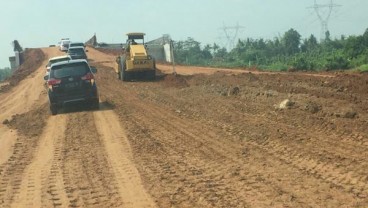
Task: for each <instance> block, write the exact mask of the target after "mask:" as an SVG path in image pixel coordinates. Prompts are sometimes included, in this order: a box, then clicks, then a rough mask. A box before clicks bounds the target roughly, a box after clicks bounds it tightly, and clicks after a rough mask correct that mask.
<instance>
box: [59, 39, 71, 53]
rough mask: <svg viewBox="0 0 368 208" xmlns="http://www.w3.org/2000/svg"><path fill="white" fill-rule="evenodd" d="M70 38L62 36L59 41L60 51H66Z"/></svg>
mask: <svg viewBox="0 0 368 208" xmlns="http://www.w3.org/2000/svg"><path fill="white" fill-rule="evenodd" d="M69 43H70V40H69V38H63V39H61V41H60V51H68V48H69Z"/></svg>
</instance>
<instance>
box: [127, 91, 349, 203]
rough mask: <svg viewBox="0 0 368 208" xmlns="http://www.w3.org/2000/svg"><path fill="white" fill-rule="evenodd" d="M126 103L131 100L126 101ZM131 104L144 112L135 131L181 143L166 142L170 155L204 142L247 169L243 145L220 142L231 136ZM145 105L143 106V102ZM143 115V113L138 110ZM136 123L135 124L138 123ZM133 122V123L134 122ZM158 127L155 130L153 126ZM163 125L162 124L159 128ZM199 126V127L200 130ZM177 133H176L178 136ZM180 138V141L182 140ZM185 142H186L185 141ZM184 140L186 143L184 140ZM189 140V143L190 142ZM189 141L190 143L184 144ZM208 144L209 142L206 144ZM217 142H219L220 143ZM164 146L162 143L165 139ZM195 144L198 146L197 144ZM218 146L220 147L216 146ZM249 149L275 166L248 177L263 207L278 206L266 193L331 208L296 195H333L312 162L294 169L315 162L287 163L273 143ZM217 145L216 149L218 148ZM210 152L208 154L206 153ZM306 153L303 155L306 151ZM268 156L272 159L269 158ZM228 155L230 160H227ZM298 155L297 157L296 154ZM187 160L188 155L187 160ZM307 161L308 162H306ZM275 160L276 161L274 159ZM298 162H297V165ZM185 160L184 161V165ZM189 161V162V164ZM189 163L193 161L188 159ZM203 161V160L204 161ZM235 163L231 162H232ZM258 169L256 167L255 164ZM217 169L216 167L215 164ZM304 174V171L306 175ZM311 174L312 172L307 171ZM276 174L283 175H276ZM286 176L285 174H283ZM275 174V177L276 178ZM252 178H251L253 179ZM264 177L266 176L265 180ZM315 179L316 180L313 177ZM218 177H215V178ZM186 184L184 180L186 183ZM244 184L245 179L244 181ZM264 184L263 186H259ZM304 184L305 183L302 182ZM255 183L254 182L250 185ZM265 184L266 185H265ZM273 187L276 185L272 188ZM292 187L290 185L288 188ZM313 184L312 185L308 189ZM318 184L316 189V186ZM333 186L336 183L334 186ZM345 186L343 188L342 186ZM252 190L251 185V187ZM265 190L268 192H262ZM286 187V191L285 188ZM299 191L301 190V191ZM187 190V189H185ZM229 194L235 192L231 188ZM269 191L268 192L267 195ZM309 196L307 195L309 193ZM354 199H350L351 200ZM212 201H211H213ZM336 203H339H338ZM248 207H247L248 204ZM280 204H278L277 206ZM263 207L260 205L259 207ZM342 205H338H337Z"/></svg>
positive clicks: (264, 162)
mask: <svg viewBox="0 0 368 208" xmlns="http://www.w3.org/2000/svg"><path fill="white" fill-rule="evenodd" d="M125 99H129V98H128V96H127V97H125ZM128 102H129V103H134V105H135V106H136V107H137V109H140V110H141V111H143V112H141V113H138V112H137V111H135V112H132V113H130V114H132V115H134V116H133V117H135V119H137V121H134V123H136V124H135V127H133V128H138V129H139V128H140V129H141V131H145V132H148V133H147V134H156V133H157V132H162V133H158V135H155V136H153V135H151V137H153V138H168V135H169V136H170V135H171V137H172V138H178V139H177V140H169V139H168V140H165V144H166V145H167V144H170V143H172V144H171V145H170V148H165V151H169V150H170V149H173V150H174V152H176V154H177V153H178V152H183V150H180V149H178V147H180V146H183V147H186V148H187V149H191V147H189V146H188V144H192V145H193V147H192V148H194V149H196V148H197V149H198V147H200V146H201V145H200V143H196V142H194V141H196V140H198V141H201V142H202V145H205V146H207V147H208V148H210V147H212V151H208V152H212V153H214V154H218V155H222V156H224V157H225V158H227V157H230V158H231V160H230V159H225V160H220V161H225V162H224V163H225V164H226V163H230V164H233V165H235V166H237V165H238V166H240V167H241V166H244V162H245V161H242V160H241V159H237V158H239V155H240V152H241V151H242V149H241V148H239V145H236V144H228V143H226V144H225V143H224V142H223V141H220V140H219V135H222V136H223V138H229V135H227V132H225V134H221V133H220V134H219V135H217V136H216V135H212V136H209V135H210V133H203V129H207V130H206V131H209V132H211V131H214V132H218V131H217V129H212V130H209V129H208V127H204V126H203V127H202V128H201V126H202V125H200V124H198V123H197V125H195V124H188V123H186V122H183V120H182V119H178V118H177V116H172V115H171V114H169V113H167V112H166V111H164V110H161V109H160V108H155V107H152V106H150V105H148V104H147V103H144V104H141V105H140V103H139V100H134V99H131V100H129V101H127V103H126V104H128ZM141 103H142V102H141ZM131 108H134V107H132V106H130V107H127V109H131ZM138 111H139V110H138ZM126 119H127V120H132V119H133V118H132V117H127V118H126ZM135 119H133V120H135ZM158 120H160V122H157V121H158ZM165 121H170V122H169V123H167V122H165ZM130 122H132V121H130ZM258 122H259V119H258V121H257V120H254V121H252V120H250V121H249V120H248V121H247V123H258ZM153 123H155V125H154V126H152V124H153ZM157 123H160V124H157ZM144 126H146V127H148V129H142V127H144ZM197 126H199V127H197ZM228 127H229V124H226V125H225V124H224V126H223V128H221V129H227V128H228ZM168 129H172V130H170V131H168ZM174 132H175V133H174ZM147 134H145V135H144V136H147ZM179 138H180V139H179ZM184 138H185V139H184ZM183 139H184V140H183ZM187 139H188V140H187ZM184 141H186V142H184ZM205 141H207V142H208V143H207V142H205ZM216 141H219V142H218V143H217V142H216ZM161 142H162V139H161ZM193 143H194V144H193ZM216 143H217V144H216ZM244 144H245V146H247V147H248V149H254V150H257V151H256V152H259V153H257V154H259V155H258V156H257V157H256V158H253V159H256V160H258V162H259V163H260V164H262V165H264V166H271V167H269V168H266V169H265V168H264V167H262V166H258V169H257V168H256V169H254V172H255V173H258V174H259V175H258V176H257V175H256V176H253V177H251V175H252V173H249V172H248V175H247V174H246V175H247V177H248V178H249V177H251V178H253V179H254V189H250V190H249V191H250V193H252V194H253V196H254V197H257V196H258V197H259V198H258V200H255V201H258V202H259V201H263V202H264V203H265V204H263V205H268V206H270V205H271V204H272V203H273V204H272V205H275V202H270V201H269V202H268V203H266V201H267V200H266V201H265V200H264V199H263V197H264V193H268V194H266V195H270V196H273V197H275V196H274V195H273V194H274V192H276V193H277V192H279V193H282V196H281V197H287V196H289V197H290V199H292V202H290V203H291V204H293V205H294V206H295V205H303V204H304V206H305V205H307V204H309V205H311V204H315V205H316V206H319V205H321V204H325V205H327V204H328V203H326V202H325V201H321V200H320V196H318V197H317V196H316V197H317V198H313V197H304V196H303V195H301V196H299V195H298V194H296V193H294V189H298V190H303V189H305V186H309V188H308V190H309V191H310V193H311V194H310V195H311V196H315V192H317V191H318V190H319V189H320V188H323V189H324V190H325V191H326V192H325V193H326V195H325V197H328V193H329V191H327V190H328V189H329V186H330V185H329V184H331V182H332V181H328V180H326V178H327V177H321V176H316V175H313V174H311V173H312V171H309V170H310V169H311V168H313V166H310V164H309V163H308V162H305V163H302V165H303V167H305V168H304V169H302V168H300V166H299V167H296V166H292V165H290V164H297V163H298V162H301V161H300V158H303V160H305V161H310V160H312V159H311V158H309V159H308V155H300V154H299V155H298V156H296V157H293V158H292V159H290V160H291V161H289V160H285V158H287V157H288V156H289V155H290V154H291V152H288V151H281V150H283V149H284V148H287V146H285V145H281V144H282V143H280V144H279V143H270V145H264V144H262V143H261V144H260V143H259V142H258V141H257V142H252V141H249V142H245V143H244ZM214 145H215V146H214ZM224 148H225V150H224V151H223V152H221V151H220V152H219V150H221V149H224ZM273 148H276V150H273ZM168 149H169V150H168ZM175 149H176V151H175ZM206 152H207V151H206ZM234 152H237V154H234ZM302 152H303V151H302ZM265 153H266V155H268V156H265ZM171 154H174V153H170V154H169V155H171ZM192 154H196V153H192ZM225 155H226V156H225ZM292 155H294V154H292ZM183 157H184V158H185V155H184V156H183ZM206 157H208V158H210V157H209V155H206ZM305 157H306V159H304V158H305ZM271 158H272V159H271ZM294 159H295V161H294ZM183 160H184V159H181V162H182V163H185V162H183ZM185 161H187V160H185ZM188 161H190V160H189V159H188ZM200 161H201V160H200ZM200 161H197V164H196V165H194V167H196V168H199V167H200V166H197V165H199V164H201V162H200ZM230 161H231V162H230ZM252 164H253V165H254V163H252ZM272 164H278V167H275V166H273V167H272ZM323 164H325V165H327V166H328V164H327V163H323ZM212 165H213V164H212ZM212 165H211V162H210V161H206V162H203V163H202V167H208V168H204V170H206V169H207V170H208V169H213V168H214V166H215V165H214V166H212ZM170 166H171V167H175V165H173V164H170ZM186 166H189V167H190V166H191V165H186ZM223 166H224V167H223V168H224V169H223V171H219V172H223V173H224V172H228V171H230V170H233V169H234V167H226V165H223ZM254 166H255V167H257V165H254ZM281 167H282V169H284V170H285V171H281V173H280V171H279V169H278V168H281ZM249 168H250V169H253V168H252V166H250V167H249ZM176 169H179V170H183V169H186V168H183V167H178V168H176ZM240 170H242V171H243V172H244V170H243V168H240ZM260 170H264V172H262V171H260ZM303 170H304V171H303ZM305 170H308V171H305ZM313 170H314V171H317V172H318V173H319V174H320V175H322V176H328V175H329V174H333V173H335V171H336V170H337V169H332V170H331V169H328V168H327V169H326V168H324V169H316V168H315V169H313ZM300 171H302V172H305V173H304V174H302V176H298V177H296V178H290V175H293V173H295V172H299V173H300ZM273 172H279V173H273ZM283 172H284V173H283ZM265 173H269V174H270V173H272V174H273V175H275V177H274V178H278V180H279V181H276V180H273V181H272V180H271V181H270V180H269V179H267V178H268V177H266V176H265V175H264V174H265ZM272 174H271V175H272ZM249 175H250V176H249ZM262 175H263V176H262ZM311 176H312V177H311ZM188 177H189V176H188ZM213 177H215V176H213ZM183 180H184V179H183ZM243 180H244V179H243ZM321 180H322V181H324V182H325V183H323V184H322V185H318V186H316V185H315V184H320V183H321ZM249 181H252V179H249V180H245V182H246V184H247V183H248V182H249ZM259 181H261V182H259ZM286 181H289V182H288V183H286ZM300 181H304V184H303V182H300ZM250 183H251V182H250ZM261 184H263V185H261ZM270 184H272V185H270ZM286 184H289V185H286ZM308 184H309V185H308ZM313 184H314V185H313ZM332 184H333V183H332ZM340 184H341V183H340ZM342 185H343V184H342ZM248 186H249V185H248ZM261 187H264V188H261ZM282 187H283V188H282ZM297 187H299V188H297ZM183 189H184V190H185V188H183ZM227 190H231V187H230V189H229V188H227ZM257 190H261V191H259V194H255V191H257ZM266 190H268V192H267V191H266ZM306 192H307V191H306ZM344 192H345V193H343V192H340V193H338V194H339V195H340V197H341V198H344V197H345V198H346V199H348V198H349V197H351V195H350V193H349V192H350V191H348V190H345V191H344ZM250 193H248V194H249V195H251V194H250ZM233 194H235V195H236V192H235V191H234V193H233ZM349 195H350V196H349ZM239 198H240V199H241V198H242V196H239ZM270 198H272V197H268V199H270ZM210 201H211V200H210ZM349 201H351V199H349ZM248 203H252V202H248ZM279 203H280V204H284V203H285V202H283V201H282V200H281V201H279ZM332 203H333V202H330V204H332ZM334 203H336V202H334ZM245 204H247V203H245ZM276 204H277V203H276ZM258 205H259V204H258ZM336 205H338V204H336Z"/></svg>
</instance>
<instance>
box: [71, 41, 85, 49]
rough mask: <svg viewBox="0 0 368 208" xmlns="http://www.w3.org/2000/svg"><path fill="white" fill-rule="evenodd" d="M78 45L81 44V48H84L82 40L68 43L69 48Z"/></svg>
mask: <svg viewBox="0 0 368 208" xmlns="http://www.w3.org/2000/svg"><path fill="white" fill-rule="evenodd" d="M78 46H82V47H83V48H86V45H85V44H84V43H83V42H70V43H69V48H70V47H78Z"/></svg>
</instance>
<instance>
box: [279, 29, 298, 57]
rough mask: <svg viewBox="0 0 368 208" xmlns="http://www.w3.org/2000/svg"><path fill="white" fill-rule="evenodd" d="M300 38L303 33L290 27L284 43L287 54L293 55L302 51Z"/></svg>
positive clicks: (283, 39)
mask: <svg viewBox="0 0 368 208" xmlns="http://www.w3.org/2000/svg"><path fill="white" fill-rule="evenodd" d="M300 38H301V35H300V34H299V33H298V32H297V31H296V30H294V29H290V30H288V31H287V32H286V33H285V34H284V36H283V38H282V43H283V46H284V48H285V53H286V55H292V54H295V53H298V52H299V51H300V50H299V46H300Z"/></svg>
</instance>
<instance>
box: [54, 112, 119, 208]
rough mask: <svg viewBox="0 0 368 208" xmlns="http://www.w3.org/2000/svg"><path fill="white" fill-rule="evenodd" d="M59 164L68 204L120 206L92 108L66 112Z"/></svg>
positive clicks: (78, 205)
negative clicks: (65, 124) (67, 115)
mask: <svg viewBox="0 0 368 208" xmlns="http://www.w3.org/2000/svg"><path fill="white" fill-rule="evenodd" d="M63 143H64V145H63V147H62V151H61V154H62V158H61V164H60V167H61V168H62V176H63V178H64V185H65V192H66V193H67V196H68V199H69V202H70V205H71V206H74V207H81V206H89V207H119V206H122V200H121V198H120V196H119V190H118V188H117V186H116V183H117V181H116V179H115V177H114V175H113V172H112V169H111V166H110V164H109V161H108V160H107V154H106V150H105V149H104V145H103V143H102V141H101V140H100V138H99V136H98V132H97V129H96V126H95V123H94V118H93V114H92V113H91V112H76V113H72V114H70V115H69V118H68V119H67V127H66V131H65V141H63Z"/></svg>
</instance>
